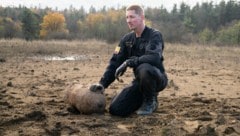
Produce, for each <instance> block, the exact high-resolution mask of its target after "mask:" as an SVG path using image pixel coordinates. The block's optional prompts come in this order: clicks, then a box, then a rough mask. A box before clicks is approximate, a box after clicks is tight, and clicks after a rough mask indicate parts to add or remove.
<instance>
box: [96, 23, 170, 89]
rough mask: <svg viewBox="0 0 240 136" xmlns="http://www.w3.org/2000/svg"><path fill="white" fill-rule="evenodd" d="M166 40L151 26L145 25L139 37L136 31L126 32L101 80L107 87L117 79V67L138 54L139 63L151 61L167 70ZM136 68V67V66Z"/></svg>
mask: <svg viewBox="0 0 240 136" xmlns="http://www.w3.org/2000/svg"><path fill="white" fill-rule="evenodd" d="M163 49H164V42H163V39H162V34H161V33H160V32H159V31H157V30H155V29H153V28H149V27H147V26H146V27H145V28H144V30H143V33H142V35H141V37H139V38H137V37H136V34H135V33H134V32H130V33H128V34H126V35H125V36H124V37H123V38H122V39H121V41H120V43H119V45H118V47H117V48H116V50H115V53H114V54H113V56H112V58H111V59H110V62H109V65H108V67H107V69H106V71H105V73H104V74H103V77H102V78H101V80H100V83H101V84H102V85H103V86H104V87H105V88H107V87H108V86H109V85H110V84H111V83H112V82H113V81H114V80H115V76H114V74H115V71H116V69H117V68H118V67H119V66H120V65H121V64H122V63H123V62H124V61H125V60H127V59H129V58H130V57H132V56H136V57H138V59H139V65H140V64H142V63H149V64H151V65H153V66H155V67H157V68H159V69H160V71H161V72H165V70H164V66H163V64H162V61H163V56H162V52H163ZM134 69H135V68H134Z"/></svg>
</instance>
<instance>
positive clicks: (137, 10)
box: [126, 5, 144, 15]
mask: <svg viewBox="0 0 240 136" xmlns="http://www.w3.org/2000/svg"><path fill="white" fill-rule="evenodd" d="M129 10H134V11H135V13H136V14H138V15H144V10H143V8H142V7H141V6H140V5H130V6H128V7H127V8H126V11H129Z"/></svg>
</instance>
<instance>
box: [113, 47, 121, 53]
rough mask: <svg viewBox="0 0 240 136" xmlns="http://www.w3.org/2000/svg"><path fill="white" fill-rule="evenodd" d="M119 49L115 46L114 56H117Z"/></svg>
mask: <svg viewBox="0 0 240 136" xmlns="http://www.w3.org/2000/svg"><path fill="white" fill-rule="evenodd" d="M120 49H121V47H119V46H117V47H116V48H115V50H114V54H118V53H119V51H120Z"/></svg>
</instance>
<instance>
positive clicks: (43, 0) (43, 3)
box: [0, 0, 239, 10]
mask: <svg viewBox="0 0 240 136" xmlns="http://www.w3.org/2000/svg"><path fill="white" fill-rule="evenodd" d="M211 1H212V2H213V4H219V3H220V2H221V1H222V0H165V1H164V0H0V6H2V7H7V6H10V7H18V6H19V5H22V6H26V7H40V8H45V7H50V8H52V9H55V8H56V7H57V8H58V10H63V9H66V8H69V7H70V6H71V5H72V6H73V7H74V8H76V9H79V8H81V7H84V9H85V10H88V9H89V8H90V7H91V6H93V7H95V8H96V9H100V8H102V7H103V6H106V7H107V8H110V7H114V8H117V7H122V6H127V5H129V4H139V5H142V6H144V7H152V8H154V7H156V8H158V7H161V5H163V7H164V8H166V9H167V10H171V9H172V7H173V5H174V4H177V5H178V7H179V5H180V4H181V2H185V3H186V4H187V5H189V6H191V7H192V6H194V5H195V4H196V3H197V2H199V3H200V4H201V3H202V2H211ZM225 1H226V2H227V1H228V0H225ZM236 1H239V0H236Z"/></svg>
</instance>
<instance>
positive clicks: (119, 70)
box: [115, 62, 127, 81]
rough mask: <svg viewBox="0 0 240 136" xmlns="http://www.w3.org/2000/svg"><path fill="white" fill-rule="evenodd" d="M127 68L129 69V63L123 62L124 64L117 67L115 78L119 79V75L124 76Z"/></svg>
mask: <svg viewBox="0 0 240 136" xmlns="http://www.w3.org/2000/svg"><path fill="white" fill-rule="evenodd" d="M126 70H127V63H126V62H123V64H122V65H120V66H119V67H118V68H117V70H116V72H115V78H116V79H117V80H118V81H119V77H120V76H122V75H123V74H124V72H125V71H126Z"/></svg>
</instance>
